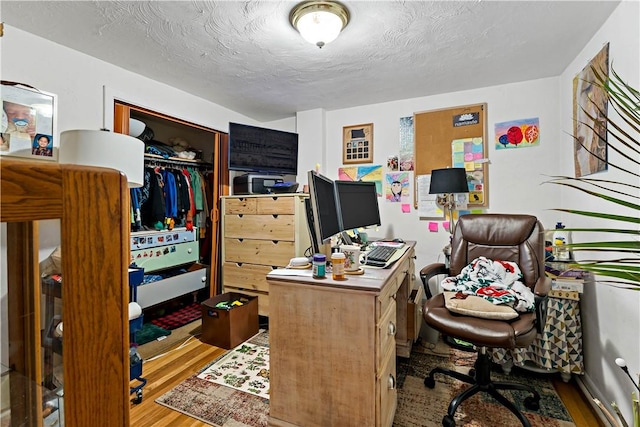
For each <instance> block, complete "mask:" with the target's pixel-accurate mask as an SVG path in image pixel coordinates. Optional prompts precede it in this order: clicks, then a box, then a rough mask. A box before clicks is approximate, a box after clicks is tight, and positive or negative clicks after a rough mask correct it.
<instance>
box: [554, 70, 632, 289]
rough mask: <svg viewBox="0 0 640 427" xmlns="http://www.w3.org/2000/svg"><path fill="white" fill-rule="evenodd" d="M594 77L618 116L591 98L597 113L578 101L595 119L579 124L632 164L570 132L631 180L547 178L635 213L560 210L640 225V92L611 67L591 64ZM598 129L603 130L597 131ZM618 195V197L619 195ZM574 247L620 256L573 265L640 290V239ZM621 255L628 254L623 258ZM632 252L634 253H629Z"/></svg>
mask: <svg viewBox="0 0 640 427" xmlns="http://www.w3.org/2000/svg"><path fill="white" fill-rule="evenodd" d="M592 71H593V75H594V79H595V81H593V82H590V83H591V84H593V85H595V86H597V87H599V88H600V89H602V90H603V91H604V93H605V95H606V97H607V100H608V102H609V105H610V106H611V107H612V108H613V110H614V111H615V112H616V113H617V117H616V118H614V117H613V115H612V114H607V111H606V109H603V108H600V107H599V106H598V104H597V103H596V102H594V101H593V99H591V98H590V99H589V102H591V104H592V105H591V106H592V107H595V109H596V111H597V113H595V112H594V113H593V114H592V113H590V110H589V109H588V108H584V107H583V106H580V108H581V109H582V112H583V113H584V114H585V116H586V117H588V118H589V120H591V122H590V123H587V120H585V121H579V122H578V123H580V124H581V125H583V126H585V127H587V128H588V129H590V130H591V131H592V132H593V133H594V134H595V135H596V136H597V138H599V139H600V143H601V145H604V146H606V147H607V149H611V150H613V151H614V152H615V153H616V154H617V155H619V156H620V158H621V159H625V160H626V161H628V162H629V163H630V164H631V165H633V166H631V167H627V166H623V165H621V164H615V163H612V162H611V161H610V160H609V159H608V158H607V154H606V152H605V154H602V155H601V154H598V153H595V152H593V151H592V150H591V149H590V148H589V147H587V146H586V145H585V144H584V143H583V142H582V141H580V140H579V139H578V138H576V137H575V136H573V135H572V137H573V140H574V144H575V146H576V147H578V146H581V147H582V148H583V149H585V150H586V151H587V152H589V153H590V155H592V156H594V157H595V158H597V159H598V160H600V161H602V162H605V163H607V165H608V166H609V167H610V168H613V169H617V170H619V171H620V172H622V173H623V174H624V175H625V176H629V177H631V179H630V181H632V182H626V181H612V180H606V179H594V178H585V177H575V178H574V177H568V176H554V177H552V178H551V179H550V180H549V181H547V183H550V184H555V185H561V186H564V187H567V188H571V189H572V190H577V191H580V192H582V193H584V194H587V195H589V196H591V197H596V198H598V199H601V200H603V201H605V202H607V203H611V204H613V205H614V206H619V207H622V208H624V209H627V210H630V211H632V212H634V213H635V215H634V214H631V215H619V214H615V213H611V209H603V210H605V211H606V212H593V211H587V210H581V209H570V208H558V209H554V210H555V211H558V212H565V213H569V214H573V215H580V216H585V217H591V218H596V219H601V220H606V221H618V222H622V223H628V224H634V225H635V224H640V204H639V203H635V202H634V201H635V200H640V192H638V190H640V185H638V178H640V168H636V167H634V166H635V165H638V166H640V91H638V90H637V89H635V88H633V87H631V86H630V85H629V84H627V83H626V82H625V81H624V80H623V79H622V77H621V76H620V75H619V74H618V73H616V72H615V70H613V69H612V70H611V73H610V75H609V74H607V73H606V72H605V71H603V70H598V69H597V68H595V67H592ZM596 124H600V125H606V127H604V126H603V127H604V128H605V132H603V133H600V132H601V129H600V127H598V129H596ZM599 129H600V132H598V130H599ZM616 196H619V197H616ZM620 197H624V198H625V199H622V198H620ZM565 231H577V232H581V233H604V234H618V235H620V234H623V235H628V236H638V235H640V227H638V228H629V227H627V228H611V227H587V228H585V227H582V228H580V227H577V228H567V229H565ZM566 247H567V248H568V249H569V250H571V251H572V252H594V253H599V254H604V255H605V256H606V255H607V254H615V255H618V258H617V259H609V260H590V261H582V262H579V263H576V264H572V266H573V267H576V268H580V269H583V270H586V271H590V272H591V273H593V274H595V275H597V276H599V277H600V278H599V279H598V283H603V284H606V285H610V286H614V287H618V288H623V289H630V290H640V240H638V239H636V238H631V239H630V240H624V241H619V240H604V241H586V242H573V243H569V244H567V245H566ZM619 255H623V256H625V255H626V257H623V258H620V257H619ZM630 257H631V258H630Z"/></svg>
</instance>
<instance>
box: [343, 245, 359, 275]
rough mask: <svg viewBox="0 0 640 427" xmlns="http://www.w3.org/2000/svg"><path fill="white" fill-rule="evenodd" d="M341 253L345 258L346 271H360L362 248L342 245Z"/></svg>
mask: <svg viewBox="0 0 640 427" xmlns="http://www.w3.org/2000/svg"><path fill="white" fill-rule="evenodd" d="M340 252H342V253H343V254H344V256H345V260H344V269H345V271H358V270H359V269H360V246H356V245H342V246H340Z"/></svg>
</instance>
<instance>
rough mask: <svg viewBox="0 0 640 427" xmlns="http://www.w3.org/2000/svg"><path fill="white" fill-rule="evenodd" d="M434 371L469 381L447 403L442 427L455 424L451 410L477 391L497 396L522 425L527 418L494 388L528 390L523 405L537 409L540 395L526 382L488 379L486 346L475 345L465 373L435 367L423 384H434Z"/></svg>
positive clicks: (430, 385)
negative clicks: (470, 366) (475, 353)
mask: <svg viewBox="0 0 640 427" xmlns="http://www.w3.org/2000/svg"><path fill="white" fill-rule="evenodd" d="M435 374H444V375H447V376H449V377H452V378H455V379H457V380H460V381H463V382H466V383H467V384H472V385H471V387H469V388H467V389H465V390H463V391H462V392H460V393H459V394H458V395H457V396H456V397H454V398H453V400H451V403H449V410H448V411H447V415H445V416H444V418H443V419H442V425H443V426H445V427H453V426H455V425H456V422H455V419H454V414H455V412H456V410H457V409H458V406H460V404H461V403H462V402H463V401H465V400H467V399H468V398H470V397H471V396H473V395H475V394H477V393H479V392H481V391H482V392H485V393H488V394H489V395H490V396H491V397H493V398H494V399H495V400H497V401H498V402H499V403H500V404H502V405H503V406H505V407H506V408H507V409H509V410H510V411H511V412H513V414H514V415H515V416H516V417H518V419H519V420H520V422H521V423H522V425H523V426H526V427H530V426H531V424H530V423H529V420H527V418H526V417H525V416H524V415H523V414H522V412H520V411H519V410H518V408H516V406H515V405H514V404H513V403H512V402H511V401H510V400H508V399H507V398H506V397H504V396H503V395H502V394H500V393H499V391H498V390H522V391H528V392H530V393H531V394H532V395H531V396H527V397H526V398H525V400H524V406H525V407H526V408H527V409H530V410H532V411H537V410H538V409H540V395H539V394H538V392H537V391H536V390H535V389H534V388H533V387H531V386H529V385H526V384H519V383H513V382H505V381H492V380H491V356H489V353H487V348H486V347H481V348H480V349H478V358H477V359H476V361H475V363H474V368H473V369H471V370H470V371H469V375H465V374H463V373H461V372H457V371H453V370H450V369H445V368H441V367H436V368H433V369H432V370H431V372H429V375H427V377H426V378H425V379H424V385H425V386H427V387H428V388H434V387H435V386H436V380H435Z"/></svg>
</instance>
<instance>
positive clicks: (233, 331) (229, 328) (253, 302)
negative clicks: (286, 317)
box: [200, 292, 259, 350]
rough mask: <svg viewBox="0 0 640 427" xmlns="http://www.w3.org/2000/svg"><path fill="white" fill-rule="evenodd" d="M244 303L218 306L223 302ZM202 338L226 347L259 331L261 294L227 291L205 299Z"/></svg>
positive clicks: (233, 345)
mask: <svg viewBox="0 0 640 427" xmlns="http://www.w3.org/2000/svg"><path fill="white" fill-rule="evenodd" d="M234 301H239V302H240V303H241V304H242V305H235V306H232V308H230V309H227V308H220V307H216V306H217V305H218V304H219V303H221V302H228V303H233V302H234ZM201 307H202V336H201V338H200V339H201V341H202V342H205V343H207V344H211V345H214V346H216V347H220V348H224V349H227V350H229V349H232V348H234V347H236V346H237V345H239V344H241V343H242V342H244V341H246V340H248V339H249V338H251V337H252V336H254V335H255V334H257V333H258V328H259V324H258V297H256V296H249V295H244V294H240V293H237V292H227V293H224V294H221V295H217V296H215V297H213V298H209V299H208V300H206V301H204V302H203V303H202V305H201Z"/></svg>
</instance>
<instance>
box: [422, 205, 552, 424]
mask: <svg viewBox="0 0 640 427" xmlns="http://www.w3.org/2000/svg"><path fill="white" fill-rule="evenodd" d="M478 257H485V258H487V259H489V260H496V261H502V262H504V261H508V262H511V263H514V264H516V265H517V266H519V269H520V273H521V277H520V278H519V280H520V282H521V283H522V284H524V285H525V286H527V287H528V288H529V289H531V291H532V292H533V297H534V299H535V301H534V306H535V310H534V311H533V312H526V313H518V314H517V316H516V317H515V318H513V316H511V315H510V314H509V316H508V317H507V316H502V315H498V314H497V313H496V312H497V311H498V310H494V309H493V308H490V309H489V313H479V310H478V309H477V308H475V307H474V308H473V309H471V310H469V309H467V310H464V311H462V312H459V310H454V311H455V312H452V311H450V310H449V308H447V303H446V301H445V298H444V295H443V294H436V295H432V293H431V290H430V289H429V280H430V279H431V278H433V277H435V276H439V275H444V276H448V277H456V276H458V275H459V274H460V272H461V271H462V270H463V269H464V268H465V267H466V266H467V265H469V264H470V263H471V262H472V261H474V260H475V259H477V258H478ZM420 277H421V279H422V283H423V285H424V288H425V294H426V295H427V297H428V299H427V300H426V301H425V303H424V309H423V318H424V320H425V322H426V324H427V325H429V326H430V327H431V328H433V329H435V330H437V331H439V332H440V333H441V335H442V336H446V337H449V338H455V339H458V340H462V341H465V342H468V343H470V344H472V345H473V346H474V347H475V348H476V349H477V353H478V358H477V359H476V362H475V364H474V368H473V369H472V370H471V371H470V373H469V375H465V374H463V373H460V372H455V371H452V370H449V369H444V368H439V367H437V368H434V369H433V370H432V371H431V372H430V373H429V375H428V376H427V377H426V378H425V380H424V384H425V386H426V387H428V388H434V387H435V374H444V375H447V376H450V377H453V378H456V379H458V380H460V381H462V382H466V383H468V384H471V386H469V387H468V388H467V389H465V390H464V391H462V392H461V393H459V394H458V395H457V396H456V397H454V398H453V400H452V401H451V402H450V403H449V408H448V411H447V414H446V415H445V416H444V418H443V419H442V425H443V426H445V427H453V426H455V419H454V415H455V412H456V410H457V409H458V407H459V406H460V405H461V404H462V402H464V401H465V400H467V399H469V398H470V397H472V396H474V395H475V394H477V393H479V392H484V393H488V394H489V395H490V396H491V397H493V398H494V399H495V400H496V401H497V402H498V403H499V404H501V405H503V406H504V407H505V408H507V409H508V410H509V411H511V412H512V413H513V414H514V415H515V416H516V417H517V418H518V420H519V421H520V422H521V423H522V425H523V426H525V427H530V426H531V424H530V422H529V420H528V419H527V418H526V417H525V416H524V414H522V413H521V412H520V411H519V410H518V408H517V407H516V406H515V405H514V403H513V402H511V401H510V400H508V399H507V398H506V397H504V396H503V395H502V394H501V393H500V392H499V390H522V391H526V392H529V393H530V395H529V396H528V397H527V398H525V400H524V406H525V407H526V408H527V409H530V410H538V409H539V407H540V395H539V394H538V392H537V391H536V390H535V389H534V388H533V387H531V386H529V385H527V384H520V383H515V382H504V381H492V380H491V359H490V355H489V353H488V351H487V350H488V349H489V348H507V349H514V348H520V347H527V346H528V345H530V344H531V343H532V342H533V341H534V339H535V338H536V336H537V334H538V333H540V332H542V329H543V325H544V322H545V321H546V307H547V293H548V292H549V290H550V289H551V280H550V279H549V278H548V277H546V275H545V271H544V227H542V224H540V222H539V221H538V220H537V218H536V217H534V216H531V215H510V214H479V215H476V214H471V215H463V216H461V217H460V219H459V221H458V224H457V225H456V228H455V229H454V233H453V237H452V241H451V259H450V265H449V266H448V267H447V266H445V265H444V264H441V263H436V264H431V265H428V266H426V267H424V268H423V269H422V270H421V271H420ZM452 309H453V307H452Z"/></svg>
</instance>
